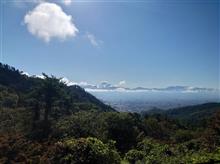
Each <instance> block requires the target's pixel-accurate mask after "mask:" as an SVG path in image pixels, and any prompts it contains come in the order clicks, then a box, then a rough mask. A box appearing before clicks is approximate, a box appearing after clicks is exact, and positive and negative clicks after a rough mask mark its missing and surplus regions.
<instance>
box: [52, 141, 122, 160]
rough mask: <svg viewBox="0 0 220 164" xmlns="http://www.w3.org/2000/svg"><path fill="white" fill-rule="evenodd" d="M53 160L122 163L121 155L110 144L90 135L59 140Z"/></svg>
mask: <svg viewBox="0 0 220 164" xmlns="http://www.w3.org/2000/svg"><path fill="white" fill-rule="evenodd" d="M53 162H54V163H66V164H67V163H73V164H86V163H88V164H92V163H94V164H103V163H105V164H117V163H120V156H119V154H118V152H117V151H116V150H115V149H112V147H109V145H108V144H104V143H103V142H102V141H100V140H98V139H96V138H91V137H89V138H80V139H77V140H76V139H70V140H66V141H64V142H58V143H57V144H56V152H55V154H54V159H53Z"/></svg>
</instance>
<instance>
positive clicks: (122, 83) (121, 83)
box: [118, 80, 126, 86]
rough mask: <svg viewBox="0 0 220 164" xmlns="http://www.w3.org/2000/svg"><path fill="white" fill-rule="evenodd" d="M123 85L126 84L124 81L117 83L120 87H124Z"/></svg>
mask: <svg viewBox="0 0 220 164" xmlns="http://www.w3.org/2000/svg"><path fill="white" fill-rule="evenodd" d="M125 84H126V81H125V80H122V81H119V83H118V85H119V86H122V85H125Z"/></svg>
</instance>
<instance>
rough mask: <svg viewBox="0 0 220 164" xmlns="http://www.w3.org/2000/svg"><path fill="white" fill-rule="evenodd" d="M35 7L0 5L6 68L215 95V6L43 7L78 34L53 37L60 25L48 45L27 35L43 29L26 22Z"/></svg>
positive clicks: (197, 0)
mask: <svg viewBox="0 0 220 164" xmlns="http://www.w3.org/2000/svg"><path fill="white" fill-rule="evenodd" d="M36 1H37V0H35V1H34V0H33V1H31V0H29V1H28V2H25V1H13V0H12V1H9V0H7V1H5V2H4V1H3V2H1V23H2V33H1V40H2V46H1V52H2V55H3V57H1V61H3V63H6V64H9V65H12V66H15V67H16V68H19V69H21V70H24V71H26V72H28V73H30V74H32V75H33V74H40V73H42V72H45V73H47V74H53V75H56V76H58V77H67V78H68V79H71V80H73V81H75V82H81V81H84V82H88V83H92V84H97V83H99V82H100V81H109V82H110V83H112V84H117V83H118V82H119V81H122V80H123V81H126V83H124V84H123V85H125V86H128V87H135V86H143V87H166V86H172V85H184V86H198V87H211V88H218V87H219V1H217V0H183V1H176V0H167V1H164V0H163V1H162V0H155V1H151V0H149V1H132V0H130V1H120V2H119V1H117V2H116V1H115V2H114V1H111V2H110V1H109V2H104V1H99V2H97V1H96V2H95V1H83V2H82V1H73V2H72V3H68V4H64V3H63V2H61V1H62V0H59V1H55V2H54V1H53V2H52V1H47V2H48V3H50V4H52V3H54V4H56V6H58V7H61V9H62V12H63V13H64V14H65V15H66V16H72V20H70V21H69V23H71V25H73V26H74V27H75V28H76V29H77V30H78V32H77V31H71V30H70V31H68V29H64V30H62V31H63V32H65V34H66V35H65V34H62V33H58V34H57V32H60V31H59V29H58V28H61V26H62V23H61V24H60V27H58V26H56V27H53V28H55V29H54V30H55V32H54V31H52V32H51V33H50V34H54V33H56V34H54V36H52V37H49V40H48V38H47V39H46V38H45V37H44V36H42V35H41V34H33V32H31V31H30V29H28V25H33V26H35V25H36V24H37V27H38V29H39V28H40V29H44V28H43V27H45V28H47V24H39V22H37V21H36V20H37V19H36V20H34V21H32V20H29V19H28V21H27V20H26V21H25V16H26V15H28V14H29V16H30V15H31V13H30V12H31V11H32V12H33V11H34V9H35V8H36V7H37V6H39V5H42V4H43V3H45V2H41V3H38V2H36ZM31 16H33V15H31ZM32 18H33V17H30V19H32ZM66 18H67V17H66ZM53 19H56V17H54V18H53ZM39 21H41V20H39ZM31 23H32V24H31ZM66 23H68V22H66ZM58 24H59V23H58ZM39 26H43V27H39ZM57 30H58V31H57ZM65 30H67V31H65ZM61 37H63V38H61Z"/></svg>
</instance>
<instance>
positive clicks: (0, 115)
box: [0, 64, 220, 164]
mask: <svg viewBox="0 0 220 164" xmlns="http://www.w3.org/2000/svg"><path fill="white" fill-rule="evenodd" d="M43 75H44V79H40V78H36V77H27V76H25V75H22V74H21V72H20V71H18V70H16V69H14V68H13V67H10V66H8V65H2V64H1V65H0V120H1V121H0V163H55V164H56V163H57V164H58V163H64V164H69V163H71V164H72V163H73V164H74V163H75V164H84V163H85V164H86V163H88V164H114V163H115V164H117V163H122V164H129V163H131V164H133V163H152V164H160V163H161V164H164V163H165V164H166V163H167V164H169V163H171V164H172V163H173V164H176V163H184V164H185V163H186V164H188V163H219V162H220V110H219V109H220V105H219V104H215V105H214V106H212V105H210V104H209V105H202V106H194V107H187V108H182V109H180V110H179V111H178V109H175V110H172V111H168V112H165V113H164V112H162V113H146V114H143V115H140V114H136V113H120V112H116V111H115V110H114V109H113V108H111V107H109V106H107V105H105V104H103V103H102V102H101V101H99V100H98V99H96V98H95V97H94V96H92V95H91V94H89V93H87V92H85V91H84V90H83V89H82V88H80V87H79V86H72V87H68V86H66V85H65V84H64V83H62V82H61V81H60V79H57V78H56V77H54V76H48V75H46V74H43ZM209 109H210V110H209ZM184 111H185V112H184ZM207 112H208V113H207ZM187 113H188V114H187ZM190 113H193V114H190ZM200 113H201V116H202V119H198V118H199V117H200ZM189 115H190V117H189ZM206 115H210V116H209V117H206ZM188 119H189V120H194V122H192V123H191V121H189V120H188Z"/></svg>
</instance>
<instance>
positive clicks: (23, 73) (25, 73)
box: [21, 71, 30, 77]
mask: <svg viewBox="0 0 220 164" xmlns="http://www.w3.org/2000/svg"><path fill="white" fill-rule="evenodd" d="M21 74H22V75H26V76H28V77H29V76H30V74H29V73H28V72H24V71H22V72H21Z"/></svg>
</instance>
